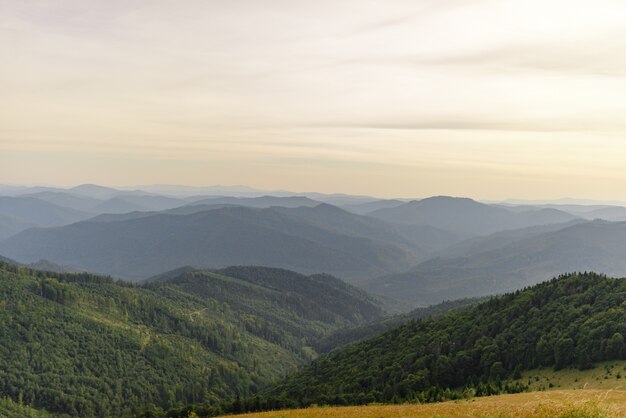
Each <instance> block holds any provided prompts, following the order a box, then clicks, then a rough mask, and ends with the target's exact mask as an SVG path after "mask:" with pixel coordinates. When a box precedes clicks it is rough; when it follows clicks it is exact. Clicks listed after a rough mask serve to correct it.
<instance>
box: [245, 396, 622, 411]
mask: <svg viewBox="0 0 626 418" xmlns="http://www.w3.org/2000/svg"><path fill="white" fill-rule="evenodd" d="M624 416H626V391H619V390H612V389H611V390H598V389H572V390H549V391H544V392H527V393H520V394H515V395H499V396H488V397H483V398H473V399H469V400H463V401H450V402H442V403H432V404H402V405H368V406H347V407H311V408H306V409H295V410H285V411H272V412H261V413H254V414H244V415H237V417H238V418H426V417H429V418H430V417H441V418H455V417H458V418H460V417H463V418H466V417H467V418H471V417H494V418H495V417H498V418H500V417H502V418H504V417H518V418H530V417H533V418H535V417H537V418H540V417H541V418H547V417H561V418H604V417H607V418H613V417H615V418H617V417H624Z"/></svg>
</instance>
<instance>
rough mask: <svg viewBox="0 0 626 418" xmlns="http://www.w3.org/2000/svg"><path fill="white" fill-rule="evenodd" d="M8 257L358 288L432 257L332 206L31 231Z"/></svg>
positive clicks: (100, 268) (135, 272)
mask: <svg viewBox="0 0 626 418" xmlns="http://www.w3.org/2000/svg"><path fill="white" fill-rule="evenodd" d="M0 254H3V255H5V256H7V257H9V258H14V259H16V260H18V261H21V262H25V263H30V262H35V261H38V260H39V259H47V260H51V261H54V262H57V263H59V264H66V265H72V266H77V267H79V268H82V269H85V270H89V271H94V272H100V273H106V274H112V275H116V276H120V277H127V278H133V279H142V278H145V277H148V276H152V275H154V274H157V273H160V272H163V271H165V270H170V269H173V268H177V267H180V266H183V265H192V266H196V267H210V268H218V267H224V266H227V265H232V264H254V265H266V266H276V267H284V268H290V269H294V270H297V271H300V272H305V273H314V272H327V273H332V274H336V275H339V276H340V277H345V278H348V279H352V280H353V281H359V280H363V279H365V278H373V277H376V276H379V275H381V274H384V273H386V272H392V271H396V272H400V271H403V270H405V269H407V268H409V267H410V266H411V264H412V263H414V261H415V260H418V259H423V258H424V257H425V255H426V254H425V253H424V252H423V251H422V250H420V248H419V246H418V245H417V244H416V243H414V242H411V241H409V240H408V239H407V238H405V237H403V236H402V235H400V234H399V233H397V232H396V231H395V230H394V229H393V228H391V227H389V226H388V225H387V224H385V223H383V222H381V221H378V220H376V219H373V218H369V217H363V216H358V215H354V214H350V213H348V212H345V211H343V210H341V209H339V208H336V207H334V206H331V205H324V204H323V205H319V206H316V207H315V208H305V207H303V208H295V209H287V208H269V209H254V208H245V207H240V206H236V207H224V208H218V209H213V210H205V211H201V212H196V213H192V214H188V215H171V214H158V213H157V214H149V215H146V216H142V217H137V218H134V219H123V220H119V221H108V222H97V221H84V222H78V223H75V224H72V225H68V226H64V227H56V228H47V229H30V230H27V231H23V232H21V233H19V234H17V235H15V236H13V237H11V238H9V239H7V240H5V241H2V242H0Z"/></svg>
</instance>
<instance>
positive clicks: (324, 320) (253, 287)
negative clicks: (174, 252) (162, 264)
mask: <svg viewBox="0 0 626 418" xmlns="http://www.w3.org/2000/svg"><path fill="white" fill-rule="evenodd" d="M273 280H276V281H278V282H280V286H273V285H272V281H273ZM380 315H381V311H380V309H379V308H378V306H377V305H375V304H374V303H373V302H372V301H370V299H369V298H368V297H367V296H366V295H365V294H363V293H362V292H360V291H358V290H356V289H354V288H352V287H350V286H346V285H345V284H344V283H342V282H340V281H338V280H337V279H334V278H330V277H327V276H312V277H307V276H302V275H299V274H296V273H292V272H287V271H284V270H276V269H264V268H250V267H248V268H232V269H226V270H223V271H221V272H219V273H211V272H204V271H187V272H183V273H182V274H181V275H178V276H176V277H173V278H171V279H169V280H165V281H162V282H157V283H149V284H146V285H145V286H139V285H136V284H129V283H125V282H116V281H113V280H112V279H110V278H106V277H100V276H93V275H89V274H82V273H81V274H60V273H50V272H41V271H36V270H32V269H28V268H25V267H18V266H15V265H13V264H9V263H5V262H0V363H1V364H0V393H2V394H3V396H8V397H10V398H11V399H13V400H14V401H21V402H22V403H23V404H26V405H31V406H33V407H36V408H39V409H45V410H47V411H49V412H54V413H59V412H60V413H68V414H70V415H73V416H94V415H95V416H103V415H115V414H117V415H119V414H133V413H136V412H137V411H138V410H142V409H143V408H145V407H150V406H151V405H154V406H156V407H159V408H163V409H168V408H171V407H174V406H177V405H184V404H188V403H200V402H207V401H209V402H210V401H211V400H213V401H215V402H218V401H222V400H226V399H231V398H234V397H235V396H242V397H243V396H248V395H251V394H252V393H254V392H255V391H257V390H259V389H261V388H263V387H265V386H267V385H268V384H269V383H270V382H273V381H275V380H276V379H279V378H280V377H281V376H284V374H286V373H287V372H289V371H293V370H294V368H295V367H297V366H298V365H301V364H303V363H304V362H305V361H307V360H310V359H311V358H312V356H314V355H315V353H314V351H313V349H312V348H310V346H311V345H312V344H313V343H314V342H315V341H316V340H317V339H319V338H321V337H323V336H325V335H327V334H328V333H330V332H331V331H333V330H335V329H339V328H341V327H345V326H346V325H349V324H359V323H363V322H365V321H367V320H372V319H375V318H377V317H379V316H380Z"/></svg>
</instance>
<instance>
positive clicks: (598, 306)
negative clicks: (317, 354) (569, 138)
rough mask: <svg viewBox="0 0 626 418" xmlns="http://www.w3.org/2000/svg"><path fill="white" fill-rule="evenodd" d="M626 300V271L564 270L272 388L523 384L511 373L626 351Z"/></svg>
mask: <svg viewBox="0 0 626 418" xmlns="http://www.w3.org/2000/svg"><path fill="white" fill-rule="evenodd" d="M625 302H626V279H612V278H607V277H605V276H601V275H597V274H594V273H585V274H571V275H567V276H562V277H560V278H558V279H553V280H551V281H549V282H545V283H542V284H539V285H536V286H534V287H531V288H527V289H524V290H521V291H517V292H515V293H510V294H507V295H504V296H500V297H495V298H493V299H491V300H489V301H487V302H484V303H481V304H479V305H478V306H476V307H475V308H473V309H470V310H466V311H462V312H455V313H450V314H447V315H445V316H443V317H440V318H436V319H426V320H417V321H413V322H409V323H407V324H405V325H402V326H400V327H397V328H395V329H393V330H391V331H389V332H387V333H385V334H383V335H380V336H378V337H375V338H373V339H370V340H367V341H364V342H361V343H357V344H354V345H351V346H349V347H347V348H345V349H343V350H339V351H336V352H333V353H331V354H330V355H328V356H325V357H322V358H320V359H318V360H316V361H315V362H314V363H313V364H312V365H311V366H309V367H307V368H306V369H305V370H304V371H302V372H300V373H296V374H295V375H293V376H291V377H290V378H288V379H287V380H285V381H284V382H283V383H281V384H280V385H278V386H276V387H275V388H273V389H272V390H271V391H269V392H268V393H267V395H268V396H269V397H271V398H273V399H278V400H280V402H282V405H308V404H311V403H318V404H323V403H334V404H343V403H369V402H389V401H397V400H422V401H434V400H442V399H446V398H453V397H455V396H460V391H463V390H469V391H471V392H472V393H477V394H479V395H480V394H483V395H484V394H489V393H494V392H497V391H501V390H507V389H508V390H513V391H515V390H520V389H521V388H519V387H503V384H502V383H501V382H502V381H503V380H504V379H506V378H507V377H511V376H513V375H515V374H516V371H519V370H524V369H531V368H535V367H539V366H553V367H555V368H556V369H560V368H563V367H568V366H574V367H580V368H586V367H590V366H591V365H592V364H593V363H594V362H598V361H603V360H611V359H622V358H625V357H626V347H625V345H624V335H625V334H626V303H625ZM449 389H450V390H449ZM454 390H458V391H459V392H457V393H456V394H455V392H454Z"/></svg>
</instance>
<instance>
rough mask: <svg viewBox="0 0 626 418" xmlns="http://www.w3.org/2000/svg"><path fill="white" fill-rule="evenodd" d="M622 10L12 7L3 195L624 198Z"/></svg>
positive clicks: (1, 113)
mask: <svg viewBox="0 0 626 418" xmlns="http://www.w3.org/2000/svg"><path fill="white" fill-rule="evenodd" d="M624 22H626V2H625V1H623V0H616V1H610V0H593V1H578V0H562V1H561V0H541V1H534V0H520V1H506V0H494V1H488V0H487V1H480V0H477V1H471V0H433V1H426V0H406V1H401V0H395V1H394V0H384V1H382V0H381V1H366V0H346V1H341V0H328V1H326V0H315V1H312V0H311V1H299V0H284V1H283V0H263V1H261V0H223V1H216V0H214V1H211V0H177V1H174V0H169V1H162V0H160V1H159V0H89V1H85V0H47V1H44V0H41V1H38V0H0V183H20V184H57V185H74V184H78V183H85V182H95V183H101V184H107V185H133V184H149V183H170V184H173V183H176V184H188V185H212V184H247V185H250V186H254V187H259V188H266V189H277V188H280V189H289V190H294V191H313V190H315V191H322V192H348V193H363V194H373V195H379V196H427V195H433V194H452V195H464V196H472V197H476V198H505V197H519V198H554V197H562V196H574V197H588V198H599V199H626V187H625V185H626V24H624Z"/></svg>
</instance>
